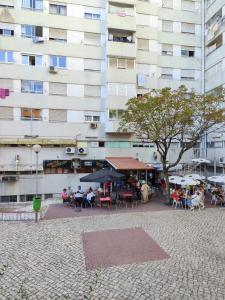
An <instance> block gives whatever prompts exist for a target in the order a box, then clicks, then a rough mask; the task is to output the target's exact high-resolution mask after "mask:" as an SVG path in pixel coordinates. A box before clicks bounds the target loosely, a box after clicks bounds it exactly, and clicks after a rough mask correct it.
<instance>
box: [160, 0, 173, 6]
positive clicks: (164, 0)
mask: <svg viewBox="0 0 225 300" xmlns="http://www.w3.org/2000/svg"><path fill="white" fill-rule="evenodd" d="M162 7H165V8H173V0H162Z"/></svg>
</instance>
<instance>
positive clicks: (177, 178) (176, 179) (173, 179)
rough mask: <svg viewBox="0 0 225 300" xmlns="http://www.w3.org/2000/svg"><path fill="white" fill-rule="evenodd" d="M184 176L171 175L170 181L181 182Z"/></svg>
mask: <svg viewBox="0 0 225 300" xmlns="http://www.w3.org/2000/svg"><path fill="white" fill-rule="evenodd" d="M182 178H183V177H181V176H169V183H174V184H180V181H181V179H182Z"/></svg>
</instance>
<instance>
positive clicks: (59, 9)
mask: <svg viewBox="0 0 225 300" xmlns="http://www.w3.org/2000/svg"><path fill="white" fill-rule="evenodd" d="M49 13H50V14H54V15H61V16H66V15H67V7H66V5H62V4H53V3H50V5H49Z"/></svg>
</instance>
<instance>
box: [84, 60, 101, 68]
mask: <svg viewBox="0 0 225 300" xmlns="http://www.w3.org/2000/svg"><path fill="white" fill-rule="evenodd" d="M84 70H86V71H87V70H88V71H101V60H98V59H89V58H85V59H84Z"/></svg>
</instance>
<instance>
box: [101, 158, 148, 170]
mask: <svg viewBox="0 0 225 300" xmlns="http://www.w3.org/2000/svg"><path fill="white" fill-rule="evenodd" d="M106 161H107V162H108V163H109V164H110V165H111V166H112V167H113V168H114V169H116V170H154V167H152V166H147V165H145V164H144V163H143V162H141V161H139V160H137V159H135V158H133V157H106Z"/></svg>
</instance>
